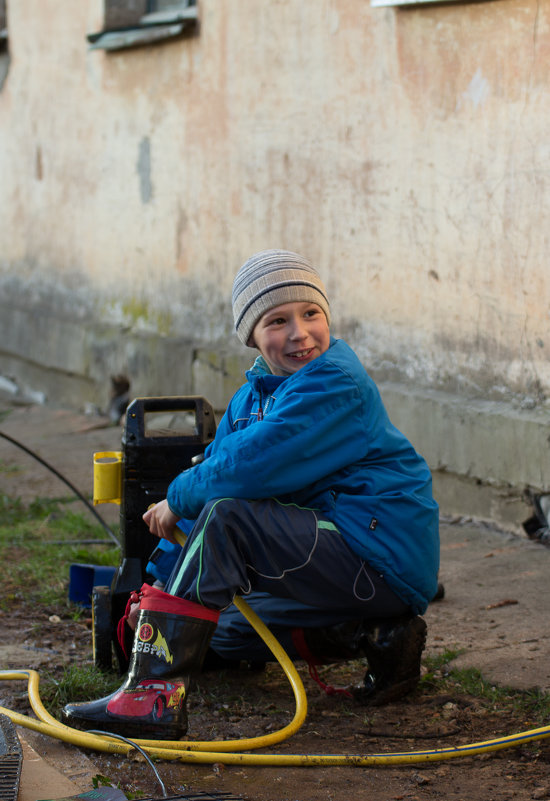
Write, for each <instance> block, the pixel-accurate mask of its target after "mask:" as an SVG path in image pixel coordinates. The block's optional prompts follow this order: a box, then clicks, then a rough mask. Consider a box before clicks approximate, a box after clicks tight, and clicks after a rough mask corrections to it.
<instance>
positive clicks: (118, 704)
mask: <svg viewBox="0 0 550 801" xmlns="http://www.w3.org/2000/svg"><path fill="white" fill-rule="evenodd" d="M184 698H185V685H184V683H183V682H169V681H163V680H162V679H143V681H140V682H139V683H138V684H136V686H135V687H131V688H129V689H127V690H121V691H120V692H118V693H116V694H115V695H114V696H113V697H112V698H111V700H110V701H109V703H108V704H107V711H108V712H111V713H112V714H114V715H124V716H125V717H129V718H133V717H140V718H146V717H149V716H151V717H152V718H153V720H160V719H161V718H162V716H163V714H164V710H165V709H166V708H168V709H171V710H173V711H174V712H175V711H177V710H178V709H179V708H180V707H181V705H182V703H183V699H184Z"/></svg>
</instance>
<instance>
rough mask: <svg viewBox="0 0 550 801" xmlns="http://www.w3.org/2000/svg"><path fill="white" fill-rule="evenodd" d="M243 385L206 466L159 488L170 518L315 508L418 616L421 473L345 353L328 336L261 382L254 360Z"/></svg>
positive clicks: (433, 549) (431, 537) (423, 564)
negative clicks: (241, 509)
mask: <svg viewBox="0 0 550 801" xmlns="http://www.w3.org/2000/svg"><path fill="white" fill-rule="evenodd" d="M246 378H247V383H246V384H244V385H243V386H242V387H241V388H240V389H239V390H238V391H237V392H236V393H235V395H234V396H233V398H232V400H231V401H230V403H229V406H228V408H227V411H226V413H225V415H224V417H223V418H222V420H221V421H220V424H219V426H218V430H217V432H216V437H215V439H214V441H213V442H212V443H211V444H210V445H209V446H208V448H207V450H206V457H207V458H206V459H205V460H204V461H203V462H202V463H200V464H198V465H196V466H195V467H192V468H190V469H189V470H186V471H184V472H183V473H181V474H180V475H179V476H178V477H177V478H176V479H175V480H174V481H173V482H172V483H171V484H170V487H169V489H168V495H167V497H168V504H169V506H170V508H171V509H172V511H174V512H175V513H176V514H178V515H181V516H182V517H187V518H195V517H197V516H198V514H199V513H200V511H201V509H202V507H203V506H204V505H205V503H206V502H207V501H209V500H213V499H214V498H247V499H250V500H252V499H254V498H269V497H276V498H278V499H279V500H281V501H283V502H285V503H288V502H291V503H296V504H298V505H299V506H304V507H309V508H314V509H316V510H319V513H320V516H321V517H323V518H324V519H327V520H330V521H332V522H333V523H334V524H335V525H336V527H337V528H338V530H339V531H340V533H341V534H342V536H343V537H344V538H345V539H346V541H347V542H348V543H349V545H350V547H351V548H352V549H353V550H354V551H355V552H356V553H357V554H359V555H361V556H362V557H363V558H364V559H365V560H366V561H367V562H368V563H369V564H370V565H372V566H373V567H374V568H375V569H377V570H378V571H379V572H380V573H381V574H383V575H384V577H385V579H386V581H387V582H388V584H389V585H390V586H391V587H392V589H393V590H394V592H395V593H396V594H397V595H398V596H399V597H400V598H402V600H404V601H405V602H406V603H407V604H409V605H410V607H411V608H412V610H413V611H414V612H416V613H422V612H423V611H424V610H425V609H426V606H427V605H428V603H429V601H430V600H431V599H432V598H433V596H434V594H435V592H436V589H437V572H438V567H439V527H438V507H437V504H436V503H435V501H434V500H433V497H432V490H431V483H432V482H431V474H430V470H429V468H428V466H427V464H426V462H425V461H424V459H423V458H422V457H421V456H419V455H418V454H417V453H416V451H415V450H414V448H413V447H412V445H411V444H410V442H409V441H408V440H407V439H406V437H404V436H403V434H401V433H400V432H399V431H398V430H397V429H396V428H395V427H394V426H393V425H392V423H391V422H390V420H389V418H388V415H387V413H386V410H385V408H384V405H383V403H382V400H381V398H380V394H379V392H378V389H377V387H376V385H375V383H374V381H373V380H372V379H371V378H370V377H369V375H368V374H367V372H366V370H365V369H364V367H363V366H362V365H361V363H360V361H359V359H358V358H357V356H356V355H355V353H354V352H353V350H352V349H351V348H350V347H349V346H348V345H347V344H346V343H345V342H344V341H343V340H336V339H333V338H331V342H330V347H329V348H328V350H327V351H326V352H325V353H323V354H322V355H321V356H319V357H318V358H317V359H315V360H314V361H312V362H310V363H309V364H307V365H305V366H304V367H302V368H301V369H300V370H298V371H297V372H296V373H293V374H292V375H290V376H276V375H273V374H272V373H271V372H269V369H268V367H267V365H266V363H265V361H264V359H263V358H262V357H258V358H257V359H256V362H255V364H254V367H253V368H252V369H251V370H249V371H248V372H247V373H246ZM260 409H261V412H260V413H259V410H260Z"/></svg>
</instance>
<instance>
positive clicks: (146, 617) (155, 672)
mask: <svg viewBox="0 0 550 801" xmlns="http://www.w3.org/2000/svg"><path fill="white" fill-rule="evenodd" d="M218 617H219V612H218V611H216V610H213V609H206V608H205V607H204V606H200V605H199V604H196V603H193V602H191V601H185V600H183V599H181V598H177V597H175V596H173V595H168V593H165V592H163V591H162V590H159V589H156V588H155V587H150V586H148V585H147V584H144V585H143V587H142V591H141V595H140V609H139V618H138V624H137V626H136V632H135V636H134V643H133V648H132V654H131V657H130V664H129V668H128V674H127V676H126V680H125V682H124V683H123V684H122V686H121V687H120V688H119V689H118V690H117V691H116V692H114V693H112V694H111V695H109V696H107V697H105V698H100V699H99V700H97V701H91V702H89V703H81V704H68V705H67V706H66V707H65V708H64V709H63V720H64V722H65V723H66V724H67V725H68V726H72V727H76V728H79V729H98V730H102V731H111V732H113V733H115V734H122V735H124V736H126V737H130V738H139V739H162V740H178V739H179V738H180V737H182V736H183V735H184V734H186V732H187V708H186V698H187V693H188V691H189V685H190V683H191V680H192V678H193V677H194V675H195V674H196V673H198V672H199V671H200V668H201V665H202V661H203V659H204V657H205V654H206V651H207V649H208V644H209V642H210V639H211V637H212V634H213V633H214V630H215V628H216V624H217V621H218Z"/></svg>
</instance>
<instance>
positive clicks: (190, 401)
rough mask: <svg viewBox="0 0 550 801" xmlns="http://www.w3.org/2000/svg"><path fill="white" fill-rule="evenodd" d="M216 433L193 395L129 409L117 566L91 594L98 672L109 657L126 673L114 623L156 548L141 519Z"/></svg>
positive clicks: (140, 402)
mask: <svg viewBox="0 0 550 801" xmlns="http://www.w3.org/2000/svg"><path fill="white" fill-rule="evenodd" d="M215 433H216V419H215V415H214V410H213V408H212V406H211V405H210V403H209V402H208V401H207V400H205V398H203V397H201V396H198V395H190V396H177V397H159V398H137V399H136V400H134V401H133V402H132V403H131V404H130V405H129V406H128V409H127V411H126V418H125V424H124V431H123V435H122V461H121V487H120V499H121V503H120V536H121V545H122V556H121V563H120V566H119V567H118V569H117V571H116V573H115V576H114V578H113V581H112V584H111V586H110V587H94V589H93V592H92V620H93V625H92V632H93V634H92V639H93V656H94V662H95V664H96V665H97V666H98V667H100V668H102V669H110V668H112V664H113V651H114V654H115V656H116V658H117V661H118V664H119V668H120V670H121V672H123V671H124V670H125V669H126V657H125V656H124V654H123V652H122V649H121V647H120V645H119V643H118V640H117V637H116V628H117V623H118V621H119V620H120V618H121V617H122V616H123V615H124V611H125V608H126V603H127V601H128V598H129V596H130V594H131V593H132V592H133V591H137V590H139V589H140V588H141V586H142V584H143V583H144V581H147V580H148V578H147V572H146V567H147V563H148V561H149V558H150V556H151V554H152V552H153V551H154V550H155V548H156V547H157V545H158V543H159V541H158V539H157V537H154V536H153V535H152V534H151V533H150V532H149V529H148V528H147V526H146V525H145V523H144V522H143V520H142V515H143V514H144V512H146V511H147V509H148V508H149V507H150V506H151V505H152V504H154V503H158V502H159V501H161V500H162V499H163V498H165V497H166V490H167V488H168V485H169V483H170V482H171V481H172V479H173V478H175V477H176V476H177V475H178V474H179V473H181V471H182V470H185V469H187V468H188V467H191V465H192V464H193V461H194V460H197V459H200V456H201V455H202V454H203V452H204V449H205V448H206V446H207V445H208V444H209V443H210V442H211V441H212V440H213V439H214V435H215Z"/></svg>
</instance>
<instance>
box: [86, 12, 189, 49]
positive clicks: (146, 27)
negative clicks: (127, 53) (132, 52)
mask: <svg viewBox="0 0 550 801" xmlns="http://www.w3.org/2000/svg"><path fill="white" fill-rule="evenodd" d="M197 24H198V10H197V7H196V6H191V7H189V8H183V9H180V10H179V11H157V12H155V13H152V14H146V15H145V16H144V17H141V19H140V20H139V24H138V25H135V26H131V27H128V28H119V29H116V30H109V31H100V32H99V33H89V34H88V36H87V37H86V38H87V40H88V42H89V43H90V50H126V49H127V48H130V47H141V46H143V45H148V44H155V43H156V42H161V41H163V40H165V39H174V38H175V37H177V36H181V35H182V34H183V33H184V32H189V31H192V30H194V29H195V28H196V27H197Z"/></svg>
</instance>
